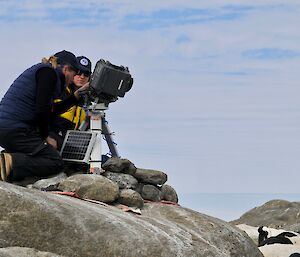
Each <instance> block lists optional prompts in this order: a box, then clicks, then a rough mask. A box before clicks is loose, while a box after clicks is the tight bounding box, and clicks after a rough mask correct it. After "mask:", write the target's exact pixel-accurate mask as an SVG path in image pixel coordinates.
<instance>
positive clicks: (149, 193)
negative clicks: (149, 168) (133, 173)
mask: <svg viewBox="0 0 300 257" xmlns="http://www.w3.org/2000/svg"><path fill="white" fill-rule="evenodd" d="M141 195H142V197H143V198H144V199H145V200H150V201H153V202H160V201H161V192H160V190H159V189H158V188H156V187H155V186H153V185H144V186H143V189H142V194H141Z"/></svg>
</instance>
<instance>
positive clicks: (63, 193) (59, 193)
mask: <svg viewBox="0 0 300 257" xmlns="http://www.w3.org/2000/svg"><path fill="white" fill-rule="evenodd" d="M51 193H54V194H57V195H67V196H71V197H75V198H78V199H81V197H80V196H79V195H78V194H76V193H74V192H60V191H54V192H51Z"/></svg>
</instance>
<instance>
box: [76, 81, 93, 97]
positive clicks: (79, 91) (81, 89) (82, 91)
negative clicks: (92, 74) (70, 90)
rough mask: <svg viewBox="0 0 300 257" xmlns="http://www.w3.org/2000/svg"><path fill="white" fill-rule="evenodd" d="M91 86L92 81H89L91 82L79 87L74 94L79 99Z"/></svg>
mask: <svg viewBox="0 0 300 257" xmlns="http://www.w3.org/2000/svg"><path fill="white" fill-rule="evenodd" d="M89 86H90V83H89V82H88V83H86V84H84V85H83V86H82V87H80V88H78V89H77V90H76V91H75V92H74V96H75V97H76V98H77V99H79V98H80V96H81V95H83V94H84V92H85V91H87V90H88V88H89Z"/></svg>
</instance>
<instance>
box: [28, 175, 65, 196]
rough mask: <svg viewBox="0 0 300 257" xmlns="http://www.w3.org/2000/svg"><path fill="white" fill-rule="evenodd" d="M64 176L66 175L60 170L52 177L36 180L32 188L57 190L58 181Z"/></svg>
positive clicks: (63, 178)
mask: <svg viewBox="0 0 300 257" xmlns="http://www.w3.org/2000/svg"><path fill="white" fill-rule="evenodd" d="M66 178H67V175H66V174H65V173H64V172H61V173H59V174H58V175H56V176H54V177H51V178H46V179H40V180H38V181H37V182H35V183H34V184H33V185H32V188H35V189H39V190H42V191H56V190H58V185H59V183H60V182H62V181H63V180H65V179H66Z"/></svg>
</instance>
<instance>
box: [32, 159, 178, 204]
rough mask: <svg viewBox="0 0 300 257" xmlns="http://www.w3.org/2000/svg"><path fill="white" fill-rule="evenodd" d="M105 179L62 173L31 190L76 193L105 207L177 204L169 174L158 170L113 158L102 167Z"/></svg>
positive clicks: (40, 181) (39, 182)
mask: <svg viewBox="0 0 300 257" xmlns="http://www.w3.org/2000/svg"><path fill="white" fill-rule="evenodd" d="M102 168H103V170H104V172H103V173H102V175H94V174H75V175H71V176H69V177H68V176H67V175H66V174H65V173H61V174H59V175H58V176H56V177H54V178H50V179H43V180H38V181H37V182H35V183H34V184H33V185H32V187H33V188H36V189H40V190H45V191H53V190H59V191H67V192H75V193H76V194H78V195H79V196H80V197H81V198H88V199H92V200H97V201H101V202H104V203H120V204H124V205H127V206H131V207H138V208H142V207H143V205H144V200H149V201H154V202H160V201H163V200H165V201H170V202H174V203H177V202H178V196H177V193H176V191H175V189H174V188H172V187H171V186H170V185H167V184H165V183H166V181H167V174H165V173H164V172H162V171H158V170H149V169H140V168H136V166H135V165H134V164H133V163H132V162H131V161H129V160H127V159H120V158H116V157H113V158H110V159H108V160H107V161H106V162H105V163H104V164H103V165H102Z"/></svg>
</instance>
